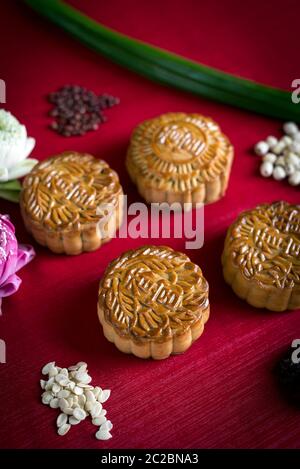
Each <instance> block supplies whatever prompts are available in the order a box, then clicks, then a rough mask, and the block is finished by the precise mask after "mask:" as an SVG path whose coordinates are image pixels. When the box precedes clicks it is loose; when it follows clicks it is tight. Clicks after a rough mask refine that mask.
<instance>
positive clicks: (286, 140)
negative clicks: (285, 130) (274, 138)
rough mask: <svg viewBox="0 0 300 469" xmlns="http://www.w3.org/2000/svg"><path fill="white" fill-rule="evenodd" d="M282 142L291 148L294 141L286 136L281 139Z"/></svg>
mask: <svg viewBox="0 0 300 469" xmlns="http://www.w3.org/2000/svg"><path fill="white" fill-rule="evenodd" d="M280 142H282V143H283V144H284V146H286V147H287V146H289V145H291V143H292V142H293V139H292V138H291V137H290V136H289V135H285V136H284V137H282V138H281V139H280Z"/></svg>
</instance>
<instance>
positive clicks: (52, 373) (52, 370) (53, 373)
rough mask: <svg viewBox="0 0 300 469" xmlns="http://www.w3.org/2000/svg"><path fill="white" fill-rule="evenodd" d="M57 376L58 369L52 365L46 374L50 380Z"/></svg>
mask: <svg viewBox="0 0 300 469" xmlns="http://www.w3.org/2000/svg"><path fill="white" fill-rule="evenodd" d="M57 374H58V369H57V368H56V366H54V365H52V366H50V368H49V372H48V375H49V377H50V378H52V377H53V376H56V375H57Z"/></svg>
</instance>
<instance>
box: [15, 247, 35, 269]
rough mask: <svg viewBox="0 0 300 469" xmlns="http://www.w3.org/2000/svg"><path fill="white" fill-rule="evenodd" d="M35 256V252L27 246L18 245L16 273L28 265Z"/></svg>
mask: <svg viewBox="0 0 300 469" xmlns="http://www.w3.org/2000/svg"><path fill="white" fill-rule="evenodd" d="M34 256H35V251H34V249H33V247H32V246H29V244H19V249H18V259H17V266H16V271H17V270H19V269H21V268H22V267H24V265H26V264H28V262H30V261H31V260H32V259H33V258H34Z"/></svg>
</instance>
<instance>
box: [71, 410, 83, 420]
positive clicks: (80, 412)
mask: <svg viewBox="0 0 300 469" xmlns="http://www.w3.org/2000/svg"><path fill="white" fill-rule="evenodd" d="M73 416H74V417H75V418H76V419H77V420H84V419H85V418H86V412H85V411H84V410H83V409H80V408H79V407H76V409H75V410H74V411H73Z"/></svg>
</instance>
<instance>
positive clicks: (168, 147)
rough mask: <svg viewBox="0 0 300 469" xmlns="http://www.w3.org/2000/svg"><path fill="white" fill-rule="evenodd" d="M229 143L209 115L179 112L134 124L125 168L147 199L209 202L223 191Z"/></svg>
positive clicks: (230, 156)
mask: <svg viewBox="0 0 300 469" xmlns="http://www.w3.org/2000/svg"><path fill="white" fill-rule="evenodd" d="M232 161H233V147H232V145H231V143H230V142H229V140H228V138H227V137H226V136H225V135H224V134H223V133H222V132H221V131H220V127H219V126H218V124H216V122H214V121H213V120H212V119H210V118H207V117H203V116H201V115H200V114H184V113H181V112H177V113H168V114H163V115H161V116H159V117H156V118H154V119H151V120H147V121H145V122H143V123H142V124H140V125H138V126H137V127H136V129H135V130H134V132H133V134H132V137H131V141H130V146H129V149H128V152H127V160H126V165H127V170H128V172H129V175H130V177H131V179H132V181H133V182H134V183H135V184H136V185H137V187H138V191H139V193H140V194H141V195H142V197H144V199H145V200H146V201H147V202H149V203H150V202H168V203H174V202H177V203H180V204H181V205H182V204H184V203H192V205H193V206H194V205H195V204H196V203H209V202H215V201H217V200H219V199H220V198H221V197H222V196H223V195H224V194H225V191H226V188H227V185H228V180H229V175H230V170H231V164H232Z"/></svg>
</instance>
